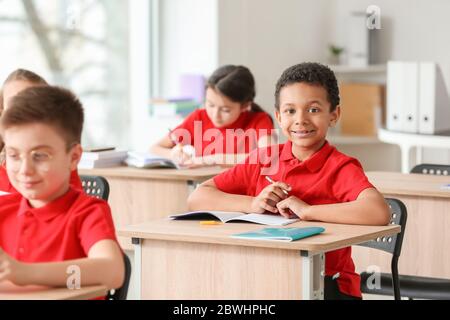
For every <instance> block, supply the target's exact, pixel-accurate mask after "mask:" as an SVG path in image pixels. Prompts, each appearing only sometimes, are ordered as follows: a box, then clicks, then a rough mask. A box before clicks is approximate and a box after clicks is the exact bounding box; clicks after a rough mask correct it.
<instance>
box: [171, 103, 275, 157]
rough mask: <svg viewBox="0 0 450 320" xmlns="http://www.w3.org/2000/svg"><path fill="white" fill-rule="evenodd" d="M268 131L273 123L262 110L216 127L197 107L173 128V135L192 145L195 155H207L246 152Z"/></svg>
mask: <svg viewBox="0 0 450 320" xmlns="http://www.w3.org/2000/svg"><path fill="white" fill-rule="evenodd" d="M183 129H184V130H183ZM238 129H241V130H239V131H241V132H239V131H237V130H238ZM271 130H273V122H272V119H271V118H270V116H269V115H268V114H267V113H266V112H251V111H244V112H242V113H241V115H240V116H239V118H238V119H237V120H236V121H235V122H234V123H233V124H231V125H229V126H227V127H224V128H216V127H215V126H214V124H213V123H212V121H211V120H210V119H209V117H208V114H207V113H206V110H205V109H198V110H196V111H194V112H192V113H191V114H190V115H189V116H188V117H187V118H186V119H185V120H184V121H183V123H182V124H180V125H179V126H178V127H177V128H176V129H175V130H173V135H175V137H176V138H177V140H178V141H179V142H181V143H182V144H190V145H192V146H194V148H195V152H196V155H197V156H207V155H211V154H220V153H229V154H230V153H234V154H238V153H249V152H251V151H253V150H254V149H256V148H257V147H258V140H259V139H260V138H261V137H264V136H266V135H270V134H271ZM233 132H234V134H233ZM243 133H245V136H244V134H243Z"/></svg>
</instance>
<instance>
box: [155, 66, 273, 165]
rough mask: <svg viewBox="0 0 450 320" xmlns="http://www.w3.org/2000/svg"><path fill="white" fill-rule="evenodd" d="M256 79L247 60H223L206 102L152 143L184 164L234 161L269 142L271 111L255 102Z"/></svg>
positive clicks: (211, 81)
mask: <svg viewBox="0 0 450 320" xmlns="http://www.w3.org/2000/svg"><path fill="white" fill-rule="evenodd" d="M255 95H256V90H255V79H254V78H253V75H252V73H251V72H250V70H249V69H248V68H246V67H244V66H235V65H225V66H222V67H220V68H219V69H217V70H216V71H214V73H213V74H212V75H211V76H210V77H209V79H208V82H207V85H206V93H205V104H204V108H202V109H199V110H196V111H194V112H193V113H192V114H191V115H189V116H188V117H187V118H186V119H185V120H184V122H183V123H182V124H180V125H179V126H178V127H177V128H176V129H175V130H173V131H171V132H170V133H169V134H168V135H167V136H165V137H164V138H163V139H162V140H160V141H159V142H158V143H157V144H156V145H154V146H153V147H152V148H151V151H152V153H155V154H158V155H161V156H164V157H167V158H171V159H172V160H174V161H175V162H177V163H178V164H179V165H181V166H187V167H196V166H202V165H216V164H218V165H234V164H236V163H238V162H241V161H242V160H244V159H245V158H246V156H247V155H248V153H249V152H251V151H252V150H254V149H256V148H258V147H265V146H268V145H270V144H271V140H272V139H271V138H272V134H273V128H274V127H273V122H272V119H271V117H270V116H269V115H268V114H267V113H266V112H264V110H263V109H262V108H261V107H260V106H259V105H257V104H256V103H255V102H254V98H255Z"/></svg>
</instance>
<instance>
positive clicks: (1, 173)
mask: <svg viewBox="0 0 450 320" xmlns="http://www.w3.org/2000/svg"><path fill="white" fill-rule="evenodd" d="M70 186H71V187H72V188H74V189H76V190H80V191H83V186H82V185H81V180H80V177H79V176H78V171H77V170H74V171H72V172H71V174H70ZM0 191H3V192H8V193H16V192H17V190H16V189H15V188H14V187H13V185H12V184H11V182H9V178H8V174H7V172H6V167H5V166H4V165H0Z"/></svg>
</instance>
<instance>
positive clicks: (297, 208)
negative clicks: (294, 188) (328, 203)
mask: <svg viewBox="0 0 450 320" xmlns="http://www.w3.org/2000/svg"><path fill="white" fill-rule="evenodd" d="M308 207H310V205H309V204H307V203H306V202H304V201H302V200H300V199H299V198H297V197H295V196H290V197H289V198H287V199H284V200H283V201H280V202H278V203H277V208H278V211H279V212H280V214H281V215H282V216H283V217H285V218H291V217H292V214H294V215H296V216H298V217H299V218H300V219H302V220H309V219H308V217H307V216H306V214H305V209H306V208H308Z"/></svg>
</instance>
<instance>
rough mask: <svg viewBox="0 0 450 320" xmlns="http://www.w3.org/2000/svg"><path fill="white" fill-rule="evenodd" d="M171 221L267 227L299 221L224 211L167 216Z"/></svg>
mask: <svg viewBox="0 0 450 320" xmlns="http://www.w3.org/2000/svg"><path fill="white" fill-rule="evenodd" d="M169 218H170V219H173V220H208V219H209V220H211V219H214V220H220V221H222V222H223V223H227V222H253V223H258V224H265V225H269V226H285V225H287V224H290V223H294V222H296V221H298V220H299V219H287V218H284V217H282V216H277V215H271V214H259V213H249V214H245V213H242V212H225V211H193V212H187V213H181V214H175V215H171V216H169Z"/></svg>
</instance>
